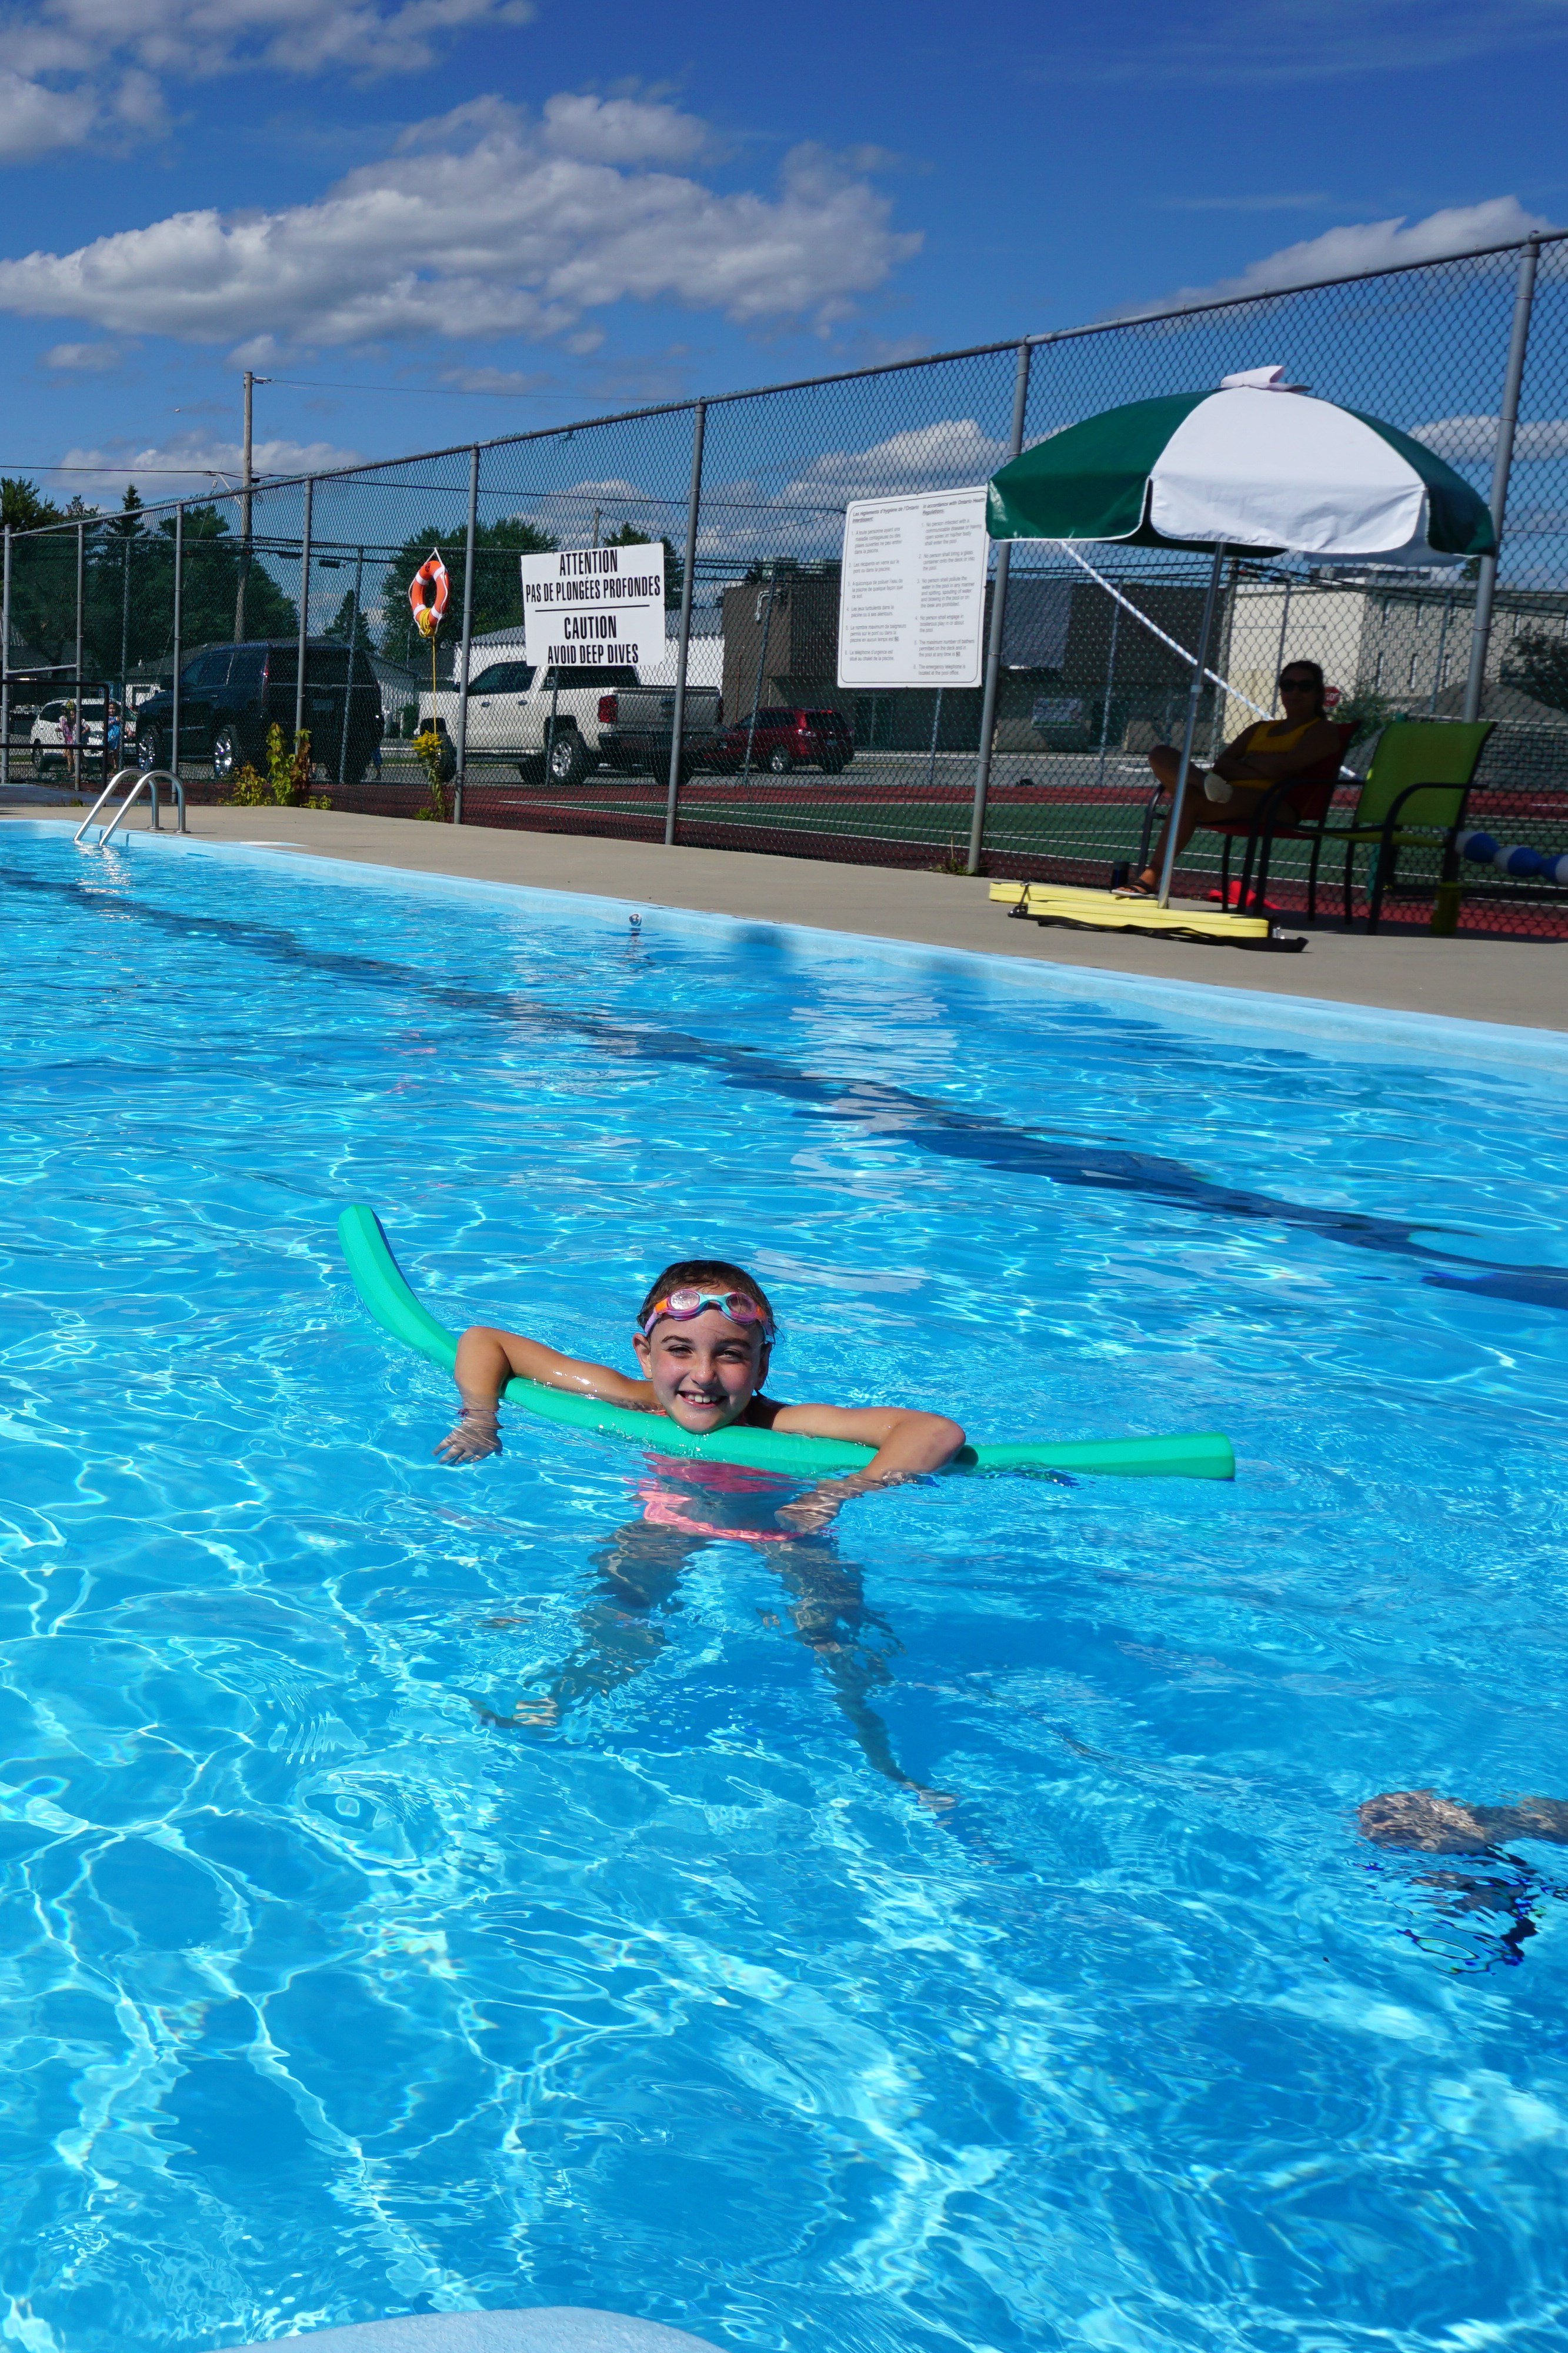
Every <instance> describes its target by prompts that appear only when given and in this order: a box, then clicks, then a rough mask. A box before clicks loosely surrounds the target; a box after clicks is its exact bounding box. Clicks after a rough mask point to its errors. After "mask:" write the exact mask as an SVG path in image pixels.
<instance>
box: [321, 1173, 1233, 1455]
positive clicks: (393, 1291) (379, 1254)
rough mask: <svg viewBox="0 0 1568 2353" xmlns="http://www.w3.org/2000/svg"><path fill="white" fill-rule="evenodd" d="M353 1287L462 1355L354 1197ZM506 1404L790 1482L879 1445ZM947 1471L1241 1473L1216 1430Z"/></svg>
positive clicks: (618, 1409) (617, 1410)
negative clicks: (696, 1428) (684, 1426)
mask: <svg viewBox="0 0 1568 2353" xmlns="http://www.w3.org/2000/svg"><path fill="white" fill-rule="evenodd" d="M338 1240H340V1242H341V1243H342V1251H343V1256H344V1258H345V1259H346V1260H347V1261H348V1269H349V1272H350V1273H351V1274H352V1275H353V1283H354V1289H355V1290H356V1291H357V1292H358V1293H359V1295H360V1297H361V1299H362V1300H363V1303H364V1304H365V1306H366V1307H367V1308H368V1309H369V1311H370V1313H371V1314H372V1315H373V1316H374V1319H375V1321H376V1322H377V1323H378V1324H380V1325H381V1328H382V1330H383V1331H384V1332H390V1333H391V1335H392V1336H393V1338H394V1339H395V1340H400V1341H401V1342H402V1343H403V1345H404V1346H405V1348H413V1349H415V1350H416V1351H417V1353H418V1354H419V1355H420V1356H425V1357H426V1358H427V1359H428V1360H429V1362H430V1363H431V1364H433V1365H439V1366H441V1368H442V1370H443V1371H444V1372H448V1373H449V1372H450V1371H451V1370H452V1367H453V1365H454V1363H455V1362H456V1359H457V1354H458V1342H457V1336H456V1335H455V1334H453V1333H451V1332H448V1331H447V1327H446V1325H445V1324H439V1323H437V1320H436V1318H435V1316H434V1315H432V1314H430V1311H429V1309H428V1308H426V1307H423V1306H421V1304H420V1303H419V1301H418V1300H417V1299H416V1297H415V1295H414V1293H413V1291H412V1290H411V1289H410V1287H409V1284H408V1281H407V1278H406V1277H405V1274H404V1272H403V1270H402V1268H401V1267H400V1266H399V1265H398V1263H397V1261H396V1260H395V1258H394V1257H393V1255H392V1245H391V1243H390V1242H389V1241H388V1240H387V1239H386V1234H385V1231H384V1228H383V1226H382V1222H381V1219H379V1218H378V1217H377V1216H376V1214H375V1211H374V1209H372V1208H366V1206H365V1204H364V1203H363V1201H355V1202H352V1203H351V1204H350V1206H349V1207H348V1208H346V1209H345V1210H344V1211H343V1212H342V1216H341V1217H340V1218H339V1219H338ZM502 1394H503V1395H504V1397H505V1398H506V1401H507V1403H508V1404H509V1405H520V1406H522V1407H523V1408H524V1409H526V1410H527V1411H528V1412H529V1413H533V1414H538V1415H539V1416H541V1418H542V1419H544V1420H546V1421H557V1422H564V1423H566V1424H567V1425H568V1426H569V1427H570V1428H572V1429H575V1430H595V1431H597V1432H598V1433H599V1435H600V1436H602V1437H606V1438H629V1439H630V1440H632V1441H633V1442H634V1443H635V1444H636V1445H638V1446H652V1447H657V1449H658V1451H659V1453H661V1454H679V1455H691V1456H695V1457H696V1458H697V1459H698V1460H700V1461H701V1460H706V1461H710V1462H741V1463H743V1464H744V1465H745V1466H746V1468H747V1469H748V1470H752V1471H773V1472H778V1473H779V1474H780V1476H781V1477H783V1478H785V1479H821V1478H826V1477H830V1476H831V1475H832V1474H833V1473H834V1472H844V1471H863V1470H864V1469H865V1467H866V1465H867V1463H868V1462H869V1461H870V1460H871V1458H872V1456H873V1454H874V1453H875V1451H876V1449H875V1448H874V1447H870V1446H855V1445H851V1444H849V1443H848V1442H847V1440H843V1439H838V1438H804V1437H801V1436H799V1435H798V1434H797V1433H796V1432H795V1431H794V1430H751V1429H747V1428H746V1427H745V1426H744V1425H736V1426H732V1427H731V1429H729V1430H711V1431H710V1432H709V1433H707V1434H706V1435H705V1436H699V1435H698V1434H697V1433H696V1432H694V1431H692V1430H682V1429H681V1428H680V1426H679V1423H678V1422H673V1421H670V1420H668V1419H666V1417H665V1416H664V1415H663V1414H649V1413H638V1412H634V1411H631V1410H629V1409H627V1408H626V1407H625V1406H617V1405H605V1403H604V1402H603V1401H602V1400H601V1399H599V1398H586V1397H578V1396H575V1395H574V1394H572V1393H571V1392H570V1391H568V1390H565V1389H552V1388H544V1387H542V1384H541V1383H540V1382H538V1381H525V1380H510V1381H508V1383H507V1385H506V1388H505V1390H504V1391H503V1392H502ZM947 1468H948V1470H949V1471H1022V1472H1030V1471H1035V1472H1041V1471H1067V1472H1090V1473H1092V1472H1100V1473H1102V1474H1104V1475H1107V1476H1110V1477H1120V1478H1123V1479H1234V1478H1235V1476H1236V1456H1235V1454H1234V1453H1233V1451H1231V1443H1230V1440H1229V1439H1228V1438H1226V1437H1225V1436H1224V1435H1223V1433H1222V1432H1221V1431H1219V1430H1198V1431H1196V1432H1194V1433H1191V1434H1187V1433H1184V1434H1182V1435H1181V1436H1178V1437H1173V1438H1094V1439H1074V1440H1066V1441H1061V1442H1053V1441H1050V1440H1039V1439H1036V1440H1029V1441H1027V1442H1026V1443H1025V1444H1023V1445H1014V1446H965V1447H963V1449H961V1451H959V1452H958V1453H957V1454H955V1455H954V1456H953V1458H952V1461H951V1462H950V1463H949V1464H948V1465H947Z"/></svg>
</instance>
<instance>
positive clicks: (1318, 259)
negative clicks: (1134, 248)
mask: <svg viewBox="0 0 1568 2353" xmlns="http://www.w3.org/2000/svg"><path fill="white" fill-rule="evenodd" d="M1551 225H1552V224H1551V223H1550V222H1549V221H1547V220H1545V219H1543V218H1542V216H1541V215H1540V214H1539V213H1527V212H1526V211H1525V209H1524V207H1523V206H1522V205H1521V203H1520V201H1519V198H1518V197H1517V196H1492V197H1490V198H1489V200H1488V201H1487V202H1486V203H1485V204H1479V205H1454V206H1449V207H1448V209H1447V211H1444V212H1438V213H1428V214H1427V216H1426V219H1425V220H1418V221H1408V222H1407V221H1406V220H1405V217H1404V216H1399V217H1397V218H1395V219H1394V220H1383V221H1358V222H1355V223H1353V224H1351V225H1348V226H1347V227H1342V228H1331V229H1326V230H1325V231H1324V232H1323V235H1322V236H1321V237H1306V238H1304V239H1303V240H1302V242H1301V243H1300V245H1287V246H1282V247H1281V248H1280V249H1279V252H1278V253H1270V254H1266V255H1265V256H1264V258H1263V259H1262V260H1261V261H1254V262H1250V263H1248V265H1247V268H1246V269H1244V270H1243V271H1242V272H1241V274H1240V276H1239V277H1237V278H1220V279H1216V280H1215V282H1214V284H1213V285H1212V286H1184V287H1182V288H1181V289H1180V290H1178V291H1177V292H1176V293H1174V294H1172V295H1169V296H1167V297H1166V299H1165V300H1164V301H1161V302H1143V303H1137V304H1132V303H1129V304H1127V305H1126V306H1125V307H1124V308H1123V309H1122V310H1121V311H1116V312H1114V313H1113V314H1112V315H1113V316H1114V317H1118V318H1125V317H1128V316H1131V314H1132V313H1133V312H1134V311H1179V310H1182V309H1184V307H1185V306H1186V305H1187V304H1188V303H1191V302H1221V301H1230V300H1232V299H1233V298H1237V299H1239V298H1240V297H1243V296H1246V295H1248V294H1275V293H1280V292H1283V291H1285V290H1287V289H1289V287H1292V286H1310V285H1313V284H1315V283H1316V282H1317V280H1320V279H1325V278H1348V277H1352V276H1355V275H1359V274H1360V273H1361V272H1363V271H1368V270H1377V269H1394V268H1396V267H1397V266H1398V265H1399V264H1401V263H1403V262H1412V261H1440V260H1443V259H1445V258H1446V257H1447V256H1448V255H1449V254H1455V253H1466V252H1468V251H1470V250H1472V249H1473V248H1475V247H1477V246H1486V245H1507V244H1510V243H1511V242H1513V241H1514V240H1516V239H1518V238H1521V237H1528V236H1529V234H1530V232H1531V229H1537V228H1549V227H1551Z"/></svg>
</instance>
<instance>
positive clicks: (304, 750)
mask: <svg viewBox="0 0 1568 2353" xmlns="http://www.w3.org/2000/svg"><path fill="white" fill-rule="evenodd" d="M309 786H310V729H309V728H308V727H302V728H301V729H300V732H299V733H298V734H297V735H296V736H295V738H294V749H293V750H292V752H286V751H285V750H284V748H283V730H282V728H281V727H279V724H278V723H277V721H276V720H274V722H273V723H272V725H271V726H270V727H269V728H268V731H267V774H266V775H265V776H259V775H258V773H257V771H256V769H255V768H253V767H252V766H251V765H250V762H249V761H248V760H247V762H246V764H245V765H244V767H243V768H241V770H240V772H239V774H238V776H236V778H235V780H234V790H233V792H232V793H231V794H230V795H229V798H228V806H229V807H231V808H261V807H268V806H271V807H276V808H323V809H324V808H331V801H330V800H328V799H327V798H326V797H325V795H324V794H321V793H317V794H314V795H312V794H311V793H310V790H309Z"/></svg>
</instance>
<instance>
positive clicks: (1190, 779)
mask: <svg viewBox="0 0 1568 2353" xmlns="http://www.w3.org/2000/svg"><path fill="white" fill-rule="evenodd" d="M1149 765H1150V766H1151V767H1152V769H1153V771H1154V774H1155V776H1156V777H1157V778H1158V779H1159V781H1160V783H1161V784H1162V785H1163V786H1164V788H1165V791H1166V792H1167V794H1171V795H1173V792H1174V786H1175V781H1176V771H1177V769H1178V768H1179V767H1180V766H1181V765H1182V755H1181V754H1180V753H1179V752H1178V751H1177V749H1176V747H1175V745H1174V744H1155V746H1154V748H1153V750H1152V752H1151V753H1150V754H1149ZM1204 807H1205V803H1204V772H1203V770H1202V769H1201V768H1200V767H1199V766H1198V765H1197V764H1196V762H1195V761H1194V762H1190V763H1189V764H1188V767H1187V789H1186V791H1185V793H1184V795H1183V797H1182V822H1181V824H1180V826H1179V827H1178V828H1177V829H1176V856H1177V857H1178V858H1179V857H1180V856H1181V854H1182V852H1183V850H1184V849H1185V848H1186V846H1187V844H1188V842H1189V841H1191V839H1192V838H1193V835H1194V833H1195V832H1196V830H1197V828H1198V823H1199V820H1200V818H1201V817H1202V815H1203V811H1204ZM1170 836H1171V820H1170V818H1169V816H1167V817H1166V819H1165V822H1164V824H1163V826H1162V827H1161V828H1160V838H1159V839H1158V840H1157V841H1156V842H1155V844H1154V847H1153V849H1152V853H1151V855H1150V860H1149V863H1148V865H1147V866H1146V867H1145V868H1144V869H1143V871H1142V874H1139V875H1135V876H1133V877H1132V880H1133V881H1137V882H1139V883H1141V884H1142V886H1143V887H1144V889H1146V890H1151V891H1152V890H1153V889H1154V887H1155V886H1156V884H1157V883H1158V881H1159V880H1160V875H1161V872H1162V871H1163V867H1164V862H1165V844H1166V842H1167V841H1168V840H1169V839H1170Z"/></svg>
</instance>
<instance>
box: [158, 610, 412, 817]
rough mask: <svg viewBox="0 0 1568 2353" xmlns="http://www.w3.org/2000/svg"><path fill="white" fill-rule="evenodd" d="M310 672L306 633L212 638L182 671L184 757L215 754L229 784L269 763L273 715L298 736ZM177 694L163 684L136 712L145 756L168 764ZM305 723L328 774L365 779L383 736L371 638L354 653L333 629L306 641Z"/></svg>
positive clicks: (286, 732) (287, 737)
mask: <svg viewBox="0 0 1568 2353" xmlns="http://www.w3.org/2000/svg"><path fill="white" fill-rule="evenodd" d="M299 678H300V647H299V641H298V639H297V638H266V639H262V640H255V639H252V640H249V641H247V643H245V644H244V645H237V646H234V645H229V646H205V647H204V648H203V649H201V651H200V652H199V653H195V654H193V655H192V656H191V657H190V659H189V660H187V661H186V662H185V663H184V666H183V667H182V669H181V671H180V757H181V758H182V759H183V760H205V761H208V762H210V763H211V766H212V773H213V776H214V777H215V778H216V780H217V782H218V783H219V784H226V783H227V782H228V780H229V778H230V777H232V776H236V775H237V773H238V771H239V770H240V769H241V768H242V767H244V766H246V765H247V764H248V765H250V766H251V767H253V768H258V769H261V768H265V766H266V765H267V733H268V728H270V727H272V726H273V725H275V724H276V725H277V726H279V727H280V728H281V729H282V731H283V741H284V744H286V745H290V744H292V743H293V740H294V713H295V697H296V689H297V687H298V684H299ZM305 725H306V727H307V728H308V729H309V731H310V761H311V765H312V767H313V768H314V769H315V770H316V771H317V772H318V773H319V774H320V775H321V776H326V777H328V778H330V779H331V778H335V777H336V776H338V775H339V774H340V773H341V774H342V776H343V778H344V779H345V781H346V782H347V783H349V784H357V783H358V782H359V779H360V778H361V776H363V774H364V772H365V770H366V768H367V767H368V766H369V765H370V760H371V754H373V753H374V750H375V748H376V746H377V744H379V743H380V742H381V737H382V712H381V688H380V687H379V685H378V684H377V683H376V677H375V672H374V670H372V668H371V666H370V657H369V656H368V654H367V653H366V652H365V650H364V649H363V646H356V647H355V648H354V654H353V680H352V682H351V680H350V675H349V649H348V648H347V646H343V645H339V644H338V643H337V642H336V641H335V640H334V639H333V638H311V639H310V642H309V644H308V645H307V646H306V649H305ZM173 733H174V691H173V689H172V688H170V687H160V689H159V690H158V691H157V693H156V694H154V695H152V696H150V697H149V698H148V700H147V701H146V702H143V703H142V706H141V708H140V710H139V711H138V712H137V713H136V765H138V767H140V768H166V767H167V766H168V765H169V763H170V755H171V753H172V751H173Z"/></svg>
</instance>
